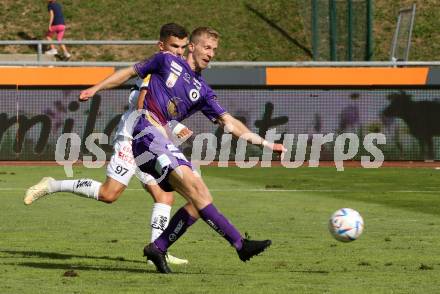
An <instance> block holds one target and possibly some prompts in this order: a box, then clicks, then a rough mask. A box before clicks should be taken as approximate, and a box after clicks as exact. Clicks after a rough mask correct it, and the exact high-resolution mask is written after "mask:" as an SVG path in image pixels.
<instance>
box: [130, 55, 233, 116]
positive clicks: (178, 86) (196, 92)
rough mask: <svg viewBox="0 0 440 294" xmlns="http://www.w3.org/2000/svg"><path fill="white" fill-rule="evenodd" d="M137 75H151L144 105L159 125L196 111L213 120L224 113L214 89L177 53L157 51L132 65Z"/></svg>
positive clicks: (141, 76) (142, 77) (143, 76)
mask: <svg viewBox="0 0 440 294" xmlns="http://www.w3.org/2000/svg"><path fill="white" fill-rule="evenodd" d="M134 70H135V71H136V73H137V74H138V76H139V77H140V78H141V79H144V78H145V77H146V76H147V75H148V74H152V75H151V79H150V83H149V85H148V93H147V96H146V97H145V101H144V109H148V111H149V112H152V113H153V114H154V115H155V116H156V118H157V119H158V120H159V121H160V123H161V124H162V125H165V124H166V123H167V122H169V121H171V120H176V121H182V120H184V119H185V118H187V117H189V116H191V115H192V114H194V113H195V112H197V111H201V112H202V113H203V114H204V115H205V116H206V117H207V118H209V119H210V120H212V121H215V120H216V119H217V118H218V117H220V116H221V115H223V114H224V113H226V110H225V109H224V108H223V107H221V106H220V104H218V102H217V100H216V95H215V93H214V91H213V90H212V89H211V87H209V85H208V84H207V83H206V81H205V79H204V78H203V77H202V76H201V74H200V73H197V72H194V71H193V70H192V69H191V67H190V66H189V64H188V63H187V62H186V61H185V60H184V59H183V58H181V57H178V56H175V55H173V54H171V53H169V52H159V53H156V54H155V55H153V57H151V58H150V59H147V60H145V61H142V62H139V63H137V64H135V65H134Z"/></svg>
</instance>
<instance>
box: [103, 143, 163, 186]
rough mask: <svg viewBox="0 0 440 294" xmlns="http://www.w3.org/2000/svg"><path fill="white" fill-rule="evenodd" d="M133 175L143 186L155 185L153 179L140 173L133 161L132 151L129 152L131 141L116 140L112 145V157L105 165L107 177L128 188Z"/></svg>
mask: <svg viewBox="0 0 440 294" xmlns="http://www.w3.org/2000/svg"><path fill="white" fill-rule="evenodd" d="M133 175H136V177H137V178H138V179H139V181H141V182H142V183H143V184H150V185H151V184H155V180H154V178H153V177H152V176H151V175H149V174H147V173H144V172H142V171H141V170H140V169H139V168H138V167H137V166H136V163H135V161H134V157H133V151H132V150H131V141H129V140H124V139H121V140H116V141H115V142H114V145H113V155H112V158H111V159H110V162H109V163H108V165H107V176H108V177H110V178H112V179H114V180H116V181H118V182H119V183H121V184H123V185H125V186H128V183H129V182H130V180H131V178H132V177H133Z"/></svg>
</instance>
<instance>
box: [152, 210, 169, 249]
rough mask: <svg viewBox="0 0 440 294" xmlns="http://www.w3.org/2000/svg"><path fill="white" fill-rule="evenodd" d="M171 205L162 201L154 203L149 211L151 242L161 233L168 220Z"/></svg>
mask: <svg viewBox="0 0 440 294" xmlns="http://www.w3.org/2000/svg"><path fill="white" fill-rule="evenodd" d="M170 213H171V206H169V205H167V204H163V203H154V205H153V212H152V213H151V242H153V241H154V240H156V239H157V237H159V236H160V234H162V232H163V231H164V230H165V228H166V227H167V226H168V223H169V222H170Z"/></svg>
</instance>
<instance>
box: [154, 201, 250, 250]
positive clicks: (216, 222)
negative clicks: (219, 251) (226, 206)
mask: <svg viewBox="0 0 440 294" xmlns="http://www.w3.org/2000/svg"><path fill="white" fill-rule="evenodd" d="M199 213H200V216H201V218H202V219H203V220H204V221H205V222H206V223H207V224H208V225H209V226H210V227H211V228H213V229H214V230H215V231H216V232H217V233H219V234H220V235H221V236H222V237H223V238H225V239H226V240H227V241H228V242H229V243H230V244H231V245H232V246H234V247H235V249H237V250H240V249H241V246H242V245H243V239H242V237H241V235H240V232H239V231H238V230H237V229H236V228H235V227H234V226H233V225H232V224H231V223H230V222H229V221H228V219H227V218H226V217H224V215H223V214H221V213H220V212H219V211H218V210H217V208H215V206H214V205H213V204H212V203H211V204H209V205H208V206H206V207H205V208H203V209H202V210H200V211H199ZM196 220H197V219H195V218H194V217H192V216H191V215H190V214H189V213H188V212H187V211H186V209H185V208H184V207H182V208H180V209H179V210H178V211H177V212H176V213H175V214H174V215H173V217H172V218H171V220H170V223H169V225H168V227H167V228H166V229H165V231H163V233H162V234H161V235H160V236H159V238H157V239H156V241H154V244H155V245H156V246H157V248H159V250H161V251H162V252H166V251H167V249H168V247H170V246H171V245H172V244H173V243H174V242H175V241H177V239H179V238H180V237H181V236H182V235H183V234H184V233H185V232H186V230H187V229H188V228H189V227H190V226H191V225H192V224H194V223H195V222H196Z"/></svg>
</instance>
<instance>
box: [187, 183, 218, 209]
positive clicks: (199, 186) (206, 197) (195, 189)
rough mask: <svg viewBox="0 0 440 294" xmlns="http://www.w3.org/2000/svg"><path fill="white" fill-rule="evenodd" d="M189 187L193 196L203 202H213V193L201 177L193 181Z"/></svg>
mask: <svg viewBox="0 0 440 294" xmlns="http://www.w3.org/2000/svg"><path fill="white" fill-rule="evenodd" d="M187 187H188V190H189V194H190V196H191V198H193V199H195V200H197V201H199V202H203V203H208V202H209V203H210V202H212V196H211V193H209V190H208V188H207V187H206V185H205V184H203V182H202V181H200V180H199V179H196V180H194V181H191V182H190V183H189V184H188V186H187Z"/></svg>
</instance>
